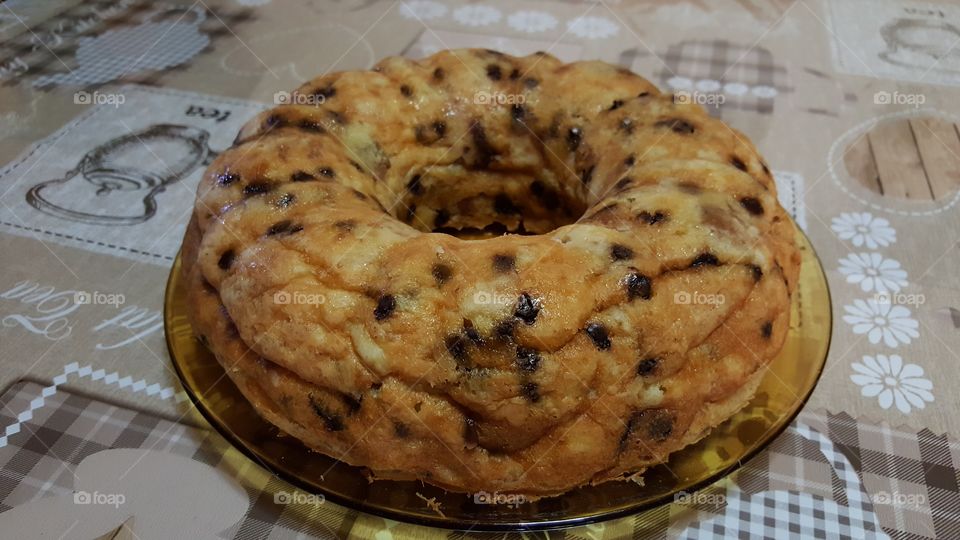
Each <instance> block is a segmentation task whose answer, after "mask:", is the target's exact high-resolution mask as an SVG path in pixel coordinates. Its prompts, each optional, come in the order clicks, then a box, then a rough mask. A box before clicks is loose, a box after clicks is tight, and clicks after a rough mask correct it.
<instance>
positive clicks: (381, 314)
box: [373, 294, 397, 321]
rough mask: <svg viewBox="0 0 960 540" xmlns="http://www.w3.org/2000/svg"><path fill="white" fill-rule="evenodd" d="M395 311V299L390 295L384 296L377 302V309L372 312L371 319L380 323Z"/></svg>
mask: <svg viewBox="0 0 960 540" xmlns="http://www.w3.org/2000/svg"><path fill="white" fill-rule="evenodd" d="M395 309H397V299H396V298H394V297H393V295H391V294H385V295H383V296H381V297H380V299H379V300H377V307H376V308H375V309H374V310H373V317H374V318H375V319H376V320H378V321H382V320H384V319H386V318H387V317H389V316H390V315H392V314H393V310H395Z"/></svg>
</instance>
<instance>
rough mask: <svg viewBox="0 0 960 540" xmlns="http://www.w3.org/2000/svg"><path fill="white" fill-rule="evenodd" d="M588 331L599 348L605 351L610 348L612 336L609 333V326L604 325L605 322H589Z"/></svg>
mask: <svg viewBox="0 0 960 540" xmlns="http://www.w3.org/2000/svg"><path fill="white" fill-rule="evenodd" d="M586 332H587V335H588V336H590V339H592V340H593V344H594V345H596V347H597V349H600V350H601V351H605V350H607V349H609V348H610V345H611V343H610V336H609V335H607V328H606V327H605V326H603V324H601V323H598V322H591V323H589V324H587V328H586Z"/></svg>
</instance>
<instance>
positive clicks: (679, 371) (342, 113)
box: [182, 49, 800, 496]
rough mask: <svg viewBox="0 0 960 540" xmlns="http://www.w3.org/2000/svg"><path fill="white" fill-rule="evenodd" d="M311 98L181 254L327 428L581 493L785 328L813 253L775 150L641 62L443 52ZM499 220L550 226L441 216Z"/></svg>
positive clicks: (258, 366)
mask: <svg viewBox="0 0 960 540" xmlns="http://www.w3.org/2000/svg"><path fill="white" fill-rule="evenodd" d="M292 101H293V103H295V104H290V105H281V106H278V107H275V108H273V109H271V110H269V111H266V112H264V113H262V114H261V115H259V116H257V117H256V118H254V119H252V120H251V121H250V122H249V123H247V125H246V126H245V127H244V128H243V129H242V130H241V133H240V134H239V135H238V137H237V141H236V144H235V145H234V146H233V147H232V148H230V149H228V150H227V151H225V152H223V153H222V154H221V155H220V156H219V157H218V158H217V159H216V161H215V162H214V163H213V164H211V166H210V167H209V169H208V170H207V171H206V173H205V175H204V177H203V179H202V181H201V184H200V186H199V188H198V194H197V200H196V206H195V211H194V215H193V219H192V221H191V224H190V227H189V229H188V232H187V235H186V237H185V239H184V247H183V253H182V255H183V263H184V266H183V271H184V273H185V275H186V277H187V279H188V280H189V283H190V291H191V293H190V304H191V318H192V323H193V326H194V329H195V331H196V333H197V335H198V337H199V338H200V339H201V340H202V341H204V342H205V343H206V344H207V346H208V347H209V348H210V350H211V351H213V353H214V354H215V355H216V357H217V359H218V361H219V362H220V363H221V364H222V365H223V366H224V368H225V370H226V372H227V374H228V375H229V376H230V377H231V379H232V380H233V381H234V382H235V383H236V384H237V386H238V387H239V388H240V390H241V392H243V394H244V395H245V396H246V397H247V398H248V399H249V400H250V401H251V403H252V404H253V405H254V407H255V408H256V410H257V411H258V412H259V413H260V414H261V415H262V416H263V417H264V418H265V419H266V420H268V421H269V422H271V423H273V424H275V425H277V426H278V427H279V428H280V429H281V430H283V431H284V432H287V433H289V434H291V435H293V436H295V437H297V438H298V439H300V440H302V441H303V442H304V443H305V444H307V445H308V446H310V447H311V448H313V449H315V450H317V451H320V452H323V453H325V454H328V455H330V456H333V457H335V458H337V459H340V460H342V461H344V462H347V463H350V464H353V465H359V466H364V467H367V468H368V469H369V470H370V471H371V473H372V475H373V476H375V477H379V478H415V479H421V480H423V481H425V482H429V483H431V484H435V485H439V486H442V487H445V488H448V489H451V490H456V491H465V492H475V491H479V490H486V491H500V492H512V493H524V494H527V495H531V496H539V495H551V494H557V493H562V492H564V491H566V490H569V489H572V488H574V487H576V486H579V485H583V484H587V483H598V482H603V481H606V480H610V479H615V478H621V477H623V476H624V475H627V474H630V473H633V472H636V471H640V470H642V469H643V468H645V467H646V466H649V465H650V464H655V463H660V462H663V461H665V460H666V459H667V456H668V455H669V454H670V453H671V452H674V451H676V450H678V449H680V448H682V447H683V446H685V445H687V444H690V443H692V442H695V441H696V440H699V439H700V438H702V436H703V435H705V434H706V433H707V432H708V431H709V429H710V428H712V427H713V426H716V425H717V424H719V423H721V422H723V421H724V420H726V419H727V418H729V416H730V415H732V414H733V413H734V412H736V411H737V410H738V409H739V408H741V407H742V406H743V405H745V404H746V403H747V402H748V401H749V400H750V399H751V397H752V396H753V393H754V391H755V389H756V387H757V385H758V384H759V381H760V379H761V378H762V376H763V373H764V371H765V370H764V369H763V368H764V367H765V366H766V364H767V363H768V362H769V361H770V360H771V359H772V358H773V357H774V356H775V355H776V354H777V352H778V351H779V350H780V348H781V347H782V345H783V342H784V339H785V336H786V333H787V329H788V326H789V309H790V296H791V294H792V292H793V291H794V290H795V286H796V280H797V276H798V272H799V261H800V257H799V252H798V250H797V247H796V244H795V242H794V229H793V225H792V223H791V222H790V220H789V218H788V217H787V215H786V213H785V212H784V210H783V209H782V208H781V207H780V205H779V204H778V203H777V198H776V190H775V186H774V183H773V179H772V177H771V175H770V171H769V169H768V167H767V165H766V164H765V163H764V162H763V160H762V159H761V157H760V156H759V155H758V153H757V151H756V149H755V148H754V147H753V145H752V144H751V143H750V142H749V141H748V140H747V139H746V137H745V136H743V135H742V134H740V133H739V132H737V131H736V130H734V129H732V128H730V127H728V126H726V125H725V124H723V123H722V122H720V121H719V120H716V119H713V118H711V117H710V116H708V115H707V114H706V113H705V112H704V111H703V110H702V109H701V108H700V107H699V106H696V105H691V104H681V103H675V102H674V100H673V98H672V96H671V95H668V94H661V93H660V92H659V91H658V90H657V89H656V88H655V87H654V86H653V85H651V84H650V83H649V82H647V81H646V80H645V79H643V78H641V77H639V76H638V75H636V74H633V73H631V72H629V71H626V70H623V69H620V68H617V67H615V66H611V65H609V64H606V63H602V62H577V63H572V64H564V63H562V62H560V61H559V60H557V59H555V58H553V57H551V56H549V55H545V54H534V55H531V56H528V57H524V58H516V57H512V56H508V55H504V54H501V53H497V52H494V51H486V50H474V49H471V50H457V51H443V52H440V53H437V54H436V55H434V56H431V57H429V58H426V59H423V60H420V61H411V60H407V59H403V58H387V59H385V60H383V61H382V62H380V63H379V64H378V65H377V66H376V67H375V68H374V69H373V70H370V71H356V72H343V73H333V74H329V75H325V76H322V77H319V78H317V79H314V80H312V81H310V82H308V83H306V84H304V85H303V86H302V87H301V88H299V89H298V90H297V91H296V92H295V93H294V94H293V98H292ZM497 228H499V229H506V230H508V231H522V232H525V233H527V234H507V235H501V236H496V237H493V238H487V239H470V240H468V239H465V238H462V237H458V236H454V235H451V234H445V233H443V232H432V231H437V230H439V231H445V232H457V231H460V232H458V233H457V234H460V235H461V236H466V233H465V232H464V231H468V230H478V229H485V230H487V231H490V230H497ZM461 233H462V234H461Z"/></svg>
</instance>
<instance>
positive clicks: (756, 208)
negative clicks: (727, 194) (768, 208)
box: [740, 197, 763, 216]
mask: <svg viewBox="0 0 960 540" xmlns="http://www.w3.org/2000/svg"><path fill="white" fill-rule="evenodd" d="M740 206H743V207H744V208H746V209H747V212H750V213H751V214H753V215H754V216H762V215H763V205H762V204H760V201H758V200H757V199H755V198H754V197H743V198H742V199H740Z"/></svg>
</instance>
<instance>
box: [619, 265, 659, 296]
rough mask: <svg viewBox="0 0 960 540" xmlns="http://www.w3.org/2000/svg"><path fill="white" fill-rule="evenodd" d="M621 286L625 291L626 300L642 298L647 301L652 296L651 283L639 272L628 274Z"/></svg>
mask: <svg viewBox="0 0 960 540" xmlns="http://www.w3.org/2000/svg"><path fill="white" fill-rule="evenodd" d="M623 284H624V286H625V287H626V289H627V300H633V299H634V298H642V299H644V300H649V299H650V297H651V296H652V295H653V283H652V282H651V281H650V278H648V277H647V276H645V275H643V274H641V273H640V272H630V273H629V274H627V276H626V277H625V278H623Z"/></svg>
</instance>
